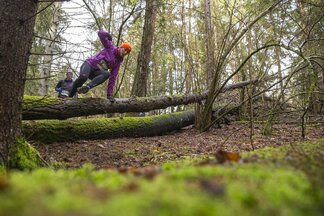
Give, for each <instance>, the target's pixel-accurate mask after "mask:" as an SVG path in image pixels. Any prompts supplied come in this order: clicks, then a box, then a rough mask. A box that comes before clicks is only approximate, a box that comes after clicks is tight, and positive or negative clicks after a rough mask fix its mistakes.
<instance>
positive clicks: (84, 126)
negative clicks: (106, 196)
mask: <svg viewBox="0 0 324 216" xmlns="http://www.w3.org/2000/svg"><path fill="white" fill-rule="evenodd" d="M235 108H236V109H235ZM235 108H233V107H226V108H215V109H214V113H215V117H218V116H219V115H222V114H224V115H225V113H226V114H227V115H228V114H231V115H236V114H237V113H238V109H237V107H235ZM194 119H195V112H194V111H186V112H176V113H171V114H164V115H160V116H147V117H124V118H92V119H71V120H64V121H59V120H39V121H26V122H24V124H23V132H24V135H25V137H27V138H28V139H30V140H33V141H38V142H42V143H52V142H67V141H76V140H95V139H112V138H119V137H147V136H158V135H163V134H167V133H169V132H171V131H175V130H179V129H181V128H183V127H187V126H189V125H192V124H193V123H194ZM223 119H224V118H223ZM220 121H222V120H220ZM217 124H219V122H217Z"/></svg>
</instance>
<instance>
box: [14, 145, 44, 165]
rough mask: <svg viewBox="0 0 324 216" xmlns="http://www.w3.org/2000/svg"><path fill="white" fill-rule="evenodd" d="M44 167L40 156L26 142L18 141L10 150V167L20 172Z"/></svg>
mask: <svg viewBox="0 0 324 216" xmlns="http://www.w3.org/2000/svg"><path fill="white" fill-rule="evenodd" d="M41 165H42V161H41V160H40V155H39V153H38V151H37V150H36V149H34V148H33V147H32V146H31V145H30V144H29V143H28V142H27V141H26V140H24V139H17V142H16V144H15V145H14V146H13V147H12V148H10V153H9V166H10V168H14V169H19V170H33V169H36V168H39V167H40V166H41Z"/></svg>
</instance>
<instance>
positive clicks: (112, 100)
mask: <svg viewBox="0 0 324 216" xmlns="http://www.w3.org/2000/svg"><path fill="white" fill-rule="evenodd" d="M107 99H108V100H109V101H110V103H114V102H115V101H116V99H115V98H113V96H107Z"/></svg>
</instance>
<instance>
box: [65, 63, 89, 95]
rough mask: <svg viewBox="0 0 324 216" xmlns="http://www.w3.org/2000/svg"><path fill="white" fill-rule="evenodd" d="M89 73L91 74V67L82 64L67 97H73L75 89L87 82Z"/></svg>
mask: <svg viewBox="0 0 324 216" xmlns="http://www.w3.org/2000/svg"><path fill="white" fill-rule="evenodd" d="M90 73H91V66H90V65H89V64H88V63H87V62H84V63H83V64H82V66H81V68H80V75H79V77H78V78H77V79H76V80H75V81H74V83H73V86H72V89H71V91H70V94H69V97H73V96H74V95H75V93H76V92H77V89H78V88H79V87H81V86H82V85H83V84H84V83H85V82H86V81H87V79H88V77H89V75H90Z"/></svg>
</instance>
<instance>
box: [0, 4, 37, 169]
mask: <svg viewBox="0 0 324 216" xmlns="http://www.w3.org/2000/svg"><path fill="white" fill-rule="evenodd" d="M0 5H1V7H0V8H1V9H0V14H1V15H0V29H1V34H0V82H1V85H0V124H1V127H0V153H1V155H0V156H2V157H0V158H2V159H3V160H4V163H5V164H6V165H8V161H9V151H10V148H12V147H14V146H15V144H16V142H17V139H18V138H19V137H20V136H21V118H22V117H21V110H22V101H23V93H24V86H25V78H26V70H27V63H28V58H29V55H30V49H31V45H32V39H33V27H34V24H35V13H36V9H37V1H32V0H12V1H7V0H0ZM0 163H1V159H0Z"/></svg>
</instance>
